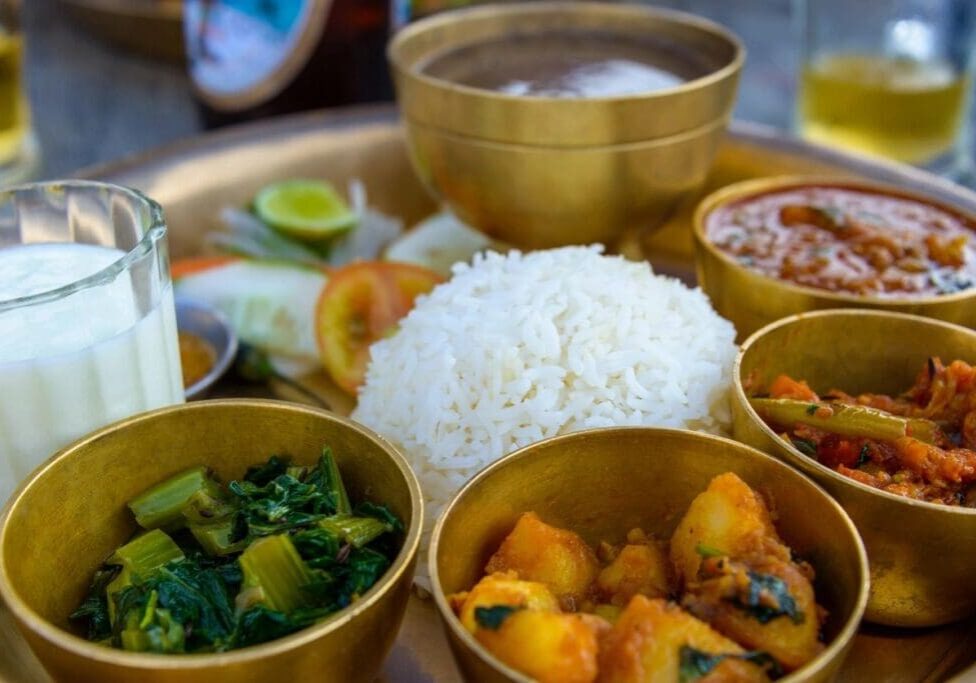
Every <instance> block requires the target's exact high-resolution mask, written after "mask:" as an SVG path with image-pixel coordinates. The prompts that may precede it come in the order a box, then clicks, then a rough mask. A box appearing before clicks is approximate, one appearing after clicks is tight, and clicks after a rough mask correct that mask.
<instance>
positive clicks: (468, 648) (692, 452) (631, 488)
mask: <svg viewBox="0 0 976 683" xmlns="http://www.w3.org/2000/svg"><path fill="white" fill-rule="evenodd" d="M750 486H751V487H752V490H751V491H750V489H749V487H750ZM706 489H707V490H708V494H707V495H706V494H705V492H706ZM743 491H744V492H743ZM760 500H761V501H763V502H762V503H755V501H760ZM693 501H694V503H693ZM746 501H752V502H751V503H749V504H747V502H746ZM766 506H768V507H766ZM692 507H693V508H694V509H695V512H693V513H692V512H691V511H690V510H691V508H692ZM759 508H761V509H759ZM770 509H772V510H774V511H775V515H771V514H770V512H769V510H770ZM526 513H531V514H526ZM716 515H717V517H716ZM712 518H717V519H719V520H720V523H719V524H718V525H712V526H710V523H708V522H707V521H705V520H708V519H712ZM773 518H775V522H774V524H775V531H774V532H768V525H769V524H771V523H773V522H770V520H771V519H773ZM761 520H765V522H761ZM764 525H767V526H764ZM760 528H762V529H764V531H763V532H762V533H760V532H759V531H757V530H758V529H760ZM638 529H639V530H640V531H637V530H638ZM747 530H748V531H747ZM752 534H757V535H752ZM767 534H769V535H767ZM777 534H778V538H775V539H774V538H773V537H776V536H777ZM672 536H673V537H672ZM567 537H569V539H567ZM746 538H748V539H749V540H748V541H747V543H746V545H750V547H752V548H753V550H755V549H756V548H763V549H767V550H768V549H769V548H772V547H773V546H775V547H776V548H778V551H777V552H779V553H780V554H779V558H780V559H779V560H778V562H780V563H781V564H782V565H783V566H787V565H789V566H791V567H793V568H794V569H795V567H796V566H797V564H798V563H801V560H800V559H798V558H802V562H806V563H809V566H811V567H812V568H813V571H814V572H815V579H814V581H813V591H814V593H813V595H815V600H816V602H817V603H818V604H819V605H820V606H821V607H822V608H824V609H825V610H826V612H823V611H822V610H820V609H819V608H813V607H812V606H811V605H810V604H809V600H806V601H805V600H803V599H801V598H800V597H799V596H800V594H801V592H802V591H800V590H799V589H798V590H797V591H796V592H794V593H791V594H792V595H794V596H795V597H796V598H797V599H796V602H795V606H796V607H797V609H798V610H799V609H803V610H805V611H804V612H798V613H792V614H791V615H790V616H787V615H786V614H785V613H777V615H776V616H773V615H771V614H767V615H766V617H768V618H765V619H760V618H759V617H758V615H757V614H753V613H750V612H749V610H746V609H741V605H740V604H739V603H733V602H728V603H725V605H724V607H722V606H717V607H716V609H717V611H716V614H718V613H723V614H725V616H726V617H728V616H729V613H730V612H731V613H733V616H732V618H731V621H732V622H736V623H737V624H738V626H736V625H735V624H730V623H728V620H726V621H725V622H723V623H722V625H721V627H720V626H719V625H718V624H719V621H722V619H721V618H718V620H716V621H712V620H711V618H710V617H708V620H709V621H710V622H711V626H709V625H708V624H706V623H704V621H699V620H697V619H693V618H692V617H691V616H690V612H686V611H685V609H684V608H685V607H687V609H688V610H690V611H694V612H695V615H696V616H699V617H700V619H702V620H704V619H706V617H705V616H701V615H702V613H703V611H704V612H707V611H708V610H709V609H710V608H709V607H708V606H707V605H705V603H700V604H698V605H697V606H696V605H695V604H694V603H695V601H696V600H699V601H700V600H703V599H704V598H703V596H705V595H706V592H704V591H698V589H697V588H693V587H694V586H697V585H698V584H697V583H696V582H697V581H698V580H699V579H700V580H701V584H700V585H701V586H706V585H714V584H710V583H709V582H708V580H707V578H706V576H711V574H708V573H707V572H712V571H714V570H716V568H722V567H725V568H729V567H732V566H735V565H736V564H737V563H738V562H739V560H740V559H741V558H738V559H737V558H736V557H735V555H736V553H737V552H738V551H736V550H732V549H731V548H733V547H739V548H740V549H741V548H742V547H743V546H740V544H741V543H742V542H743V539H746ZM560 539H562V540H563V541H565V542H566V544H568V545H565V544H563V543H561V541H560ZM650 539H658V541H660V543H661V544H663V543H667V542H668V541H669V540H670V550H665V549H664V546H663V545H660V544H658V541H652V540H650ZM780 539H781V540H780ZM784 544H785V545H784ZM632 545H633V547H632ZM584 546H587V547H588V548H589V549H583V548H584ZM706 546H707V547H706ZM786 546H788V548H789V549H786ZM573 547H575V548H577V550H578V552H577V550H573ZM654 547H656V548H658V550H659V551H660V552H661V553H664V555H660V556H659V557H660V558H661V559H660V561H659V564H658V566H659V569H660V571H659V572H657V573H656V574H654V575H655V576H657V577H659V578H661V579H662V581H657V582H655V580H651V581H650V583H651V584H654V585H655V586H656V587H655V588H650V587H647V588H646V589H641V590H636V591H635V590H634V589H633V587H631V589H630V590H629V592H627V590H625V589H623V588H621V586H623V585H624V584H625V583H626V582H620V581H617V583H616V584H614V579H613V578H612V577H613V574H614V569H613V567H617V568H619V566H620V564H621V562H623V561H624V559H625V558H626V557H627V556H628V553H630V552H631V551H633V553H634V554H637V555H639V554H641V553H644V554H646V553H649V552H652V551H653V548H654ZM567 548H569V549H568V550H567ZM526 549H528V551H530V552H523V551H525V550H526ZM608 552H609V553H611V554H614V559H612V560H610V559H609V558H607V557H604V556H603V555H604V554H605V553H608ZM750 552H752V551H750ZM756 552H758V551H756ZM769 552H772V551H771V550H770V551H769ZM723 553H728V555H729V556H728V557H726V556H724V555H723ZM520 555H521V556H522V558H523V559H524V558H527V557H530V558H533V559H531V560H529V562H530V563H535V566H529V565H527V564H525V563H523V564H521V565H520V564H519V559H518V558H519V556H520ZM580 557H582V558H584V559H583V560H578V558H580ZM587 557H589V558H590V559H588V560H587V559H585V558H587ZM573 558H577V559H573ZM784 558H785V559H784ZM631 559H632V558H631ZM550 562H555V564H550ZM581 562H582V564H581ZM606 562H609V564H606ZM604 564H606V566H604V567H603V568H602V569H599V567H598V565H604ZM625 564H626V563H625ZM770 566H771V565H770ZM547 567H548V570H549V571H550V573H549V574H546V572H547ZM580 567H584V568H585V567H588V569H580ZM428 568H429V573H430V577H431V583H432V587H433V594H434V599H435V601H436V604H437V608H438V611H439V613H440V616H441V619H442V621H443V623H444V627H445V630H446V632H447V635H448V639H449V642H450V645H451V649H452V651H453V653H454V656H455V659H456V660H457V662H458V665H459V666H460V668H461V671H462V673H463V674H464V676H465V678H466V679H467V680H470V681H477V682H479V683H487V682H495V681H519V682H526V681H530V680H533V678H534V679H537V680H543V681H547V680H560V681H570V680H574V681H575V680H593V679H592V677H590V676H591V675H594V667H595V666H598V668H599V674H600V676H601V678H600V680H617V678H615V677H614V676H615V675H617V674H619V672H620V671H621V670H622V669H626V667H627V666H629V665H630V664H633V661H631V662H630V664H628V662H627V661H626V660H627V657H625V656H618V655H620V654H621V653H622V651H624V650H626V649H627V643H628V633H629V631H628V630H627V629H628V628H630V627H631V626H634V627H635V628H637V629H638V630H640V629H642V628H647V629H652V628H655V627H656V625H658V624H663V623H665V622H667V623H673V624H674V625H675V627H676V629H677V631H668V630H665V631H662V632H663V633H665V635H664V636H662V637H660V638H658V641H659V642H660V643H663V645H662V646H661V647H662V648H663V649H659V650H656V651H653V652H651V651H644V650H641V652H640V655H639V656H638V659H640V660H641V663H640V666H642V667H644V674H646V675H651V673H652V672H651V669H653V670H654V671H655V672H657V673H658V674H661V672H662V671H664V672H665V675H672V676H675V675H676V671H674V670H675V669H677V667H678V666H679V659H680V666H682V667H685V666H692V667H696V666H698V665H700V664H702V663H703V662H711V664H709V665H707V666H705V669H708V668H709V667H710V666H715V665H722V664H721V662H723V661H724V662H725V664H724V665H736V666H738V665H744V660H745V659H747V658H748V656H750V655H747V654H745V653H743V651H742V650H736V649H734V647H735V643H733V644H732V645H727V644H726V645H725V646H724V647H728V648H733V649H731V650H729V651H731V652H738V653H739V654H735V655H727V656H723V655H720V654H719V655H716V653H718V652H720V651H722V652H724V650H721V648H720V647H719V646H718V645H716V642H717V641H716V638H717V639H719V640H720V641H722V642H724V641H726V636H727V637H728V638H732V636H731V635H729V634H730V632H733V631H734V632H735V634H736V635H735V638H736V639H738V642H739V644H742V643H743V642H746V641H749V643H750V644H749V647H746V649H748V650H753V651H755V650H760V649H763V650H769V651H770V652H775V653H776V659H778V660H782V663H784V664H785V666H784V667H783V672H784V673H785V677H784V678H782V679H780V680H787V681H825V680H830V679H831V678H832V677H833V675H834V673H835V672H836V671H837V669H838V668H839V666H840V664H841V662H842V660H843V658H844V656H845V655H846V653H847V651H848V648H849V647H850V645H851V642H852V639H853V637H854V635H855V632H856V630H857V626H858V623H859V622H860V619H861V615H862V614H863V611H864V607H865V604H866V601H867V591H868V578H867V560H866V555H865V552H864V547H863V545H862V543H861V540H860V538H859V537H858V535H857V532H856V531H855V529H854V526H853V524H852V523H851V521H850V519H849V518H848V517H847V515H846V514H845V513H844V511H843V510H842V509H841V508H840V506H839V505H837V503H835V502H834V501H833V500H832V499H831V498H830V497H829V496H827V495H826V494H825V493H824V492H823V491H822V490H821V489H820V488H818V487H817V486H816V485H815V484H813V483H812V482H810V481H809V480H808V479H806V478H804V477H803V476H802V475H800V474H799V473H798V472H796V471H795V470H793V469H792V468H790V467H788V466H787V465H785V464H783V463H781V462H778V461H777V460H775V459H774V458H771V457H770V456H767V455H765V454H763V453H760V452H759V451H756V450H753V449H752V448H749V447H747V446H744V445H742V444H739V443H735V442H733V441H730V440H728V439H723V438H720V437H715V436H710V435H706V434H701V433H695V432H689V431H680V430H667V429H652V428H642V427H616V428H606V429H596V430H590V431H584V432H577V433H573V434H568V435H565V436H560V437H555V438H552V439H548V440H545V441H542V442H539V443H536V444H533V445H531V446H528V447H526V448H523V449H521V450H519V451H517V452H515V453H512V454H511V455H508V456H506V457H505V458H502V459H501V460H499V461H498V462H496V463H494V464H493V465H491V466H489V467H488V468H486V469H485V470H483V471H482V472H481V473H479V474H478V475H477V476H476V477H475V478H474V479H472V480H471V481H470V482H469V483H468V484H467V485H466V486H465V487H464V488H463V489H462V490H461V491H460V492H459V493H458V495H457V496H456V497H455V498H454V499H453V501H451V503H450V504H449V505H448V506H447V507H446V508H445V510H444V512H443V513H442V514H441V517H440V518H439V520H438V522H437V525H436V526H435V528H434V532H433V536H432V539H431V545H430V552H429V556H428ZM574 568H575V569H574ZM754 568H755V567H754ZM486 571H487V573H488V574H489V576H488V577H487V578H486ZM756 571H757V572H758V571H760V570H758V569H757V570H756ZM762 571H766V570H762ZM769 571H770V572H773V573H775V572H774V570H769ZM790 571H792V570H789V569H788V570H787V571H786V573H783V574H780V575H781V576H784V577H786V576H787V575H788V574H789V572H790ZM492 572H495V573H492ZM540 572H541V574H540ZM587 572H588V573H587ZM596 572H598V574H597V573H596ZM652 574H653V572H652ZM584 575H585V576H584ZM594 576H596V577H597V578H596V580H595V581H593V582H592V583H591V582H590V581H591V579H593V578H594ZM608 577H609V578H608ZM770 580H771V581H772V583H776V581H775V580H774V579H770ZM607 582H609V584H608V583H607ZM493 583H494V584H495V585H494V586H492V585H491V584H493ZM787 583H788V584H789V586H790V591H792V590H793V583H792V580H790V579H788V580H787ZM505 584H509V585H505ZM780 585H782V584H780ZM584 586H589V588H584ZM614 586H616V588H614ZM681 586H684V587H683V588H682V587H681ZM807 586H809V581H807ZM750 590H751V588H750ZM486 591H487V592H486ZM513 591H514V593H513ZM523 591H528V592H527V593H524V592H523ZM536 591H538V592H536ZM606 591H610V593H613V596H612V597H610V596H608V594H607V593H606ZM620 591H622V592H620ZM694 591H698V592H694ZM635 592H636V593H637V594H636V595H635V594H634V593H635ZM693 592H694V595H692V593H693ZM760 592H762V591H760ZM506 594H508V595H513V594H514V595H516V596H520V595H526V596H527V597H526V599H525V601H524V602H520V601H519V600H521V599H522V598H521V597H518V598H517V600H516V601H515V602H510V601H508V600H507V599H506V598H504V597H502V598H499V597H498V596H499V595H502V596H503V595H506ZM682 595H683V596H684V599H682ZM807 595H808V598H809V594H807ZM490 596H494V597H490ZM533 596H534V597H533ZM688 596H692V599H688ZM618 598H619V599H618ZM678 600H681V607H680V608H679V604H678V602H677V601H678ZM554 601H555V603H554ZM706 602H707V601H706ZM499 603H500V604H499ZM596 603H600V604H596ZM604 603H606V604H604ZM710 604H711V603H710ZM771 604H772V603H771ZM778 604H779V606H780V607H782V606H783V605H784V604H785V601H784V600H780V601H779V603H778ZM715 606H716V605H715V604H712V607H715ZM698 607H704V610H699V609H698ZM557 612H558V613H557ZM584 612H590V613H595V614H584ZM824 614H826V618H825V619H824V620H823V621H822V622H820V619H821V617H823V616H824ZM513 615H515V616H513ZM735 615H738V616H735ZM754 617H755V619H754ZM598 620H599V623H598ZM604 621H605V623H604ZM611 622H615V623H614V625H613V626H609V624H610V623H611ZM689 622H695V623H693V624H690V623H689ZM560 624H562V626H561V625H560ZM592 624H598V625H597V626H595V627H594V628H595V629H596V630H598V631H599V637H600V638H601V639H602V641H601V642H602V643H603V645H601V646H600V648H599V649H600V652H599V654H598V655H596V654H595V653H594V650H595V648H596V646H595V645H590V646H588V645H587V644H586V642H584V641H586V636H585V634H584V635H583V636H582V639H577V640H573V636H572V634H570V633H566V634H562V632H561V631H560V629H561V628H563V627H565V628H567V629H570V630H572V631H574V632H578V631H579V629H580V628H582V629H583V631H585V630H586V628H588V627H589V626H590V625H592ZM642 624H643V625H642ZM743 624H745V626H744V628H745V630H746V631H749V632H750V634H749V635H747V634H745V633H744V632H742V631H741V630H737V629H739V628H740V627H742V626H743ZM818 625H819V632H820V633H819V636H821V637H822V639H818V633H817V631H818V628H817V627H818ZM711 627H714V629H712V628H711ZM662 628H663V627H662ZM608 630H609V631H608ZM715 630H718V631H721V634H717V633H716V632H715ZM595 632H596V631H594V633H595ZM704 632H708V634H707V635H703V633H704ZM520 633H522V634H524V635H523V636H522V637H520V636H519V634H520ZM561 634H562V635H561ZM564 635H565V637H566V638H569V639H570V640H572V641H573V642H574V643H578V644H580V643H581V644H582V645H581V646H580V647H572V648H570V649H569V650H567V651H560V652H559V653H558V655H557V654H555V651H554V650H549V649H548V648H549V645H547V644H551V643H553V642H557V641H560V642H564V640H563V636H564ZM499 638H501V639H503V640H504V639H505V638H509V643H508V644H509V646H513V642H514V650H516V651H515V652H512V649H513V647H509V649H508V650H505V648H504V643H501V644H500V643H499V640H498V639H499ZM755 639H758V641H760V642H761V647H756V646H755V645H756V640H755ZM648 640H654V638H650V639H648ZM774 641H775V642H774ZM609 642H616V644H617V645H616V646H608V645H606V643H609ZM630 642H632V641H630ZM523 643H524V647H522V644H523ZM587 647H589V648H590V649H589V650H587ZM717 647H718V648H719V649H715V648H717ZM496 655H497V656H496ZM687 655H690V658H689V657H687ZM751 656H759V657H760V659H762V656H763V655H757V653H755V652H753V653H752V655H751ZM595 658H598V660H599V661H598V664H595V662H596V659H595ZM527 659H528V660H530V661H526V660H527ZM633 659H634V658H633V657H631V660H633ZM686 660H687V661H686ZM726 660H727V661H726ZM506 662H507V663H506ZM767 663H768V660H767ZM533 666H537V667H541V669H537V670H532V667H533ZM560 667H561V669H560ZM747 668H749V667H747ZM698 670H699V672H701V671H704V669H698ZM751 675H752V677H749V678H743V679H742V680H769V679H768V678H766V677H764V676H765V674H764V673H763V672H762V670H757V669H755V668H752V669H751ZM737 680H739V679H737Z"/></svg>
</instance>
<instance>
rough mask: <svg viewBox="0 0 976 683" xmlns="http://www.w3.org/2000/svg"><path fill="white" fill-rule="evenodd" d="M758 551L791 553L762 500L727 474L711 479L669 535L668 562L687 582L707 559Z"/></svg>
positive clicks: (683, 581) (685, 583) (786, 557)
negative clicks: (669, 561)
mask: <svg viewBox="0 0 976 683" xmlns="http://www.w3.org/2000/svg"><path fill="white" fill-rule="evenodd" d="M757 552H758V553H759V554H761V555H775V556H777V557H780V558H782V559H784V560H788V559H789V557H790V551H789V548H787V547H786V546H785V545H783V542H782V541H781V540H780V539H779V535H778V534H777V533H776V529H775V528H773V522H772V520H771V518H770V515H769V510H768V508H767V507H766V504H765V503H764V502H763V500H762V498H761V497H759V495H758V494H757V493H756V492H754V491H753V490H752V489H751V488H749V486H748V485H747V484H746V483H745V482H744V481H742V480H741V479H740V478H739V477H738V476H736V475H735V474H733V473H731V472H727V473H725V474H721V475H719V476H717V477H715V478H714V479H712V481H711V483H710V484H709V485H708V488H707V489H705V491H703V492H702V493H700V494H698V496H697V497H696V498H695V499H694V500H693V501H692V503H691V505H690V506H689V507H688V511H687V512H686V513H685V516H684V517H683V518H682V520H681V522H680V523H679V524H678V528H677V529H675V531H674V534H673V535H672V536H671V561H672V562H673V563H674V569H675V572H676V574H677V577H678V579H679V581H681V582H682V583H683V584H684V585H686V586H687V584H688V582H689V581H694V580H695V579H696V577H697V576H698V570H699V568H700V567H701V563H702V560H703V559H704V558H705V557H708V556H710V555H711V556H728V557H732V558H740V557H743V556H745V555H750V554H754V553H757Z"/></svg>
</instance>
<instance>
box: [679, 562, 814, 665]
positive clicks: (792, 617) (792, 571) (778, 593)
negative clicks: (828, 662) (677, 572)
mask: <svg viewBox="0 0 976 683" xmlns="http://www.w3.org/2000/svg"><path fill="white" fill-rule="evenodd" d="M805 569H806V568H805V567H800V566H797V565H794V564H792V563H790V562H783V561H782V560H780V559H778V558H768V559H766V560H754V561H752V562H750V563H749V564H745V563H742V562H735V561H732V560H729V559H728V558H709V559H707V560H706V561H705V562H704V564H703V565H702V569H701V572H700V576H701V580H700V581H699V582H694V583H691V584H689V586H688V592H687V593H686V594H685V596H684V600H683V604H684V605H685V607H687V608H688V609H689V610H690V611H691V612H692V613H694V614H695V615H696V616H698V617H699V618H701V619H704V620H705V621H707V622H708V623H710V624H711V625H712V626H713V627H714V628H716V629H718V630H719V631H721V632H722V633H724V634H726V635H727V636H729V637H730V638H733V639H735V640H736V641H737V642H739V643H741V644H742V645H744V646H745V647H748V648H751V649H754V650H762V651H763V652H768V653H769V654H770V655H772V657H773V658H774V659H776V660H777V661H778V662H779V663H780V664H781V665H782V666H783V668H784V669H786V670H787V671H792V670H793V669H797V668H799V667H801V666H803V665H804V664H806V663H807V662H808V661H810V660H811V659H813V658H814V657H815V656H816V655H817V654H818V653H819V652H820V651H821V650H822V649H823V644H822V643H821V642H820V640H819V635H820V624H821V621H822V614H821V610H820V608H819V607H818V606H817V603H816V601H815V598H814V594H813V585H812V584H811V582H810V577H809V576H808V575H807V572H805V571H804V570H805ZM808 571H809V570H808Z"/></svg>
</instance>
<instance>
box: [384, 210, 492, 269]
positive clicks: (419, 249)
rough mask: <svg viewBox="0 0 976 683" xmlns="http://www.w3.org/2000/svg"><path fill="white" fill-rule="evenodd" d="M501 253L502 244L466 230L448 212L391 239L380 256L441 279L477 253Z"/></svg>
mask: <svg viewBox="0 0 976 683" xmlns="http://www.w3.org/2000/svg"><path fill="white" fill-rule="evenodd" d="M486 249H495V250H496V251H505V250H506V249H505V247H504V245H502V244H501V243H500V242H492V240H491V239H490V238H488V237H486V236H485V235H483V234H481V233H480V232H477V231H475V230H474V229H472V228H469V227H468V226H467V225H465V224H464V223H462V222H461V221H459V220H458V219H457V218H455V217H454V216H453V215H451V214H450V213H447V212H444V213H438V214H434V215H433V216H431V217H430V218H427V219H426V220H424V221H421V222H420V223H418V224H417V225H416V226H415V227H414V228H413V229H412V230H410V231H409V232H407V233H406V234H404V235H403V236H401V237H399V238H397V239H396V240H394V241H393V242H392V243H391V244H390V246H388V247H387V248H386V251H385V252H384V253H383V258H384V259H385V260H387V261H399V262H401V263H413V264H415V265H418V266H423V267H425V268H429V269H430V270H433V271H434V272H436V273H438V274H440V275H442V276H444V277H450V276H451V266H453V265H454V264H455V263H457V262H459V261H470V260H471V258H472V257H473V256H474V255H475V254H476V253H478V252H479V251H484V250H486Z"/></svg>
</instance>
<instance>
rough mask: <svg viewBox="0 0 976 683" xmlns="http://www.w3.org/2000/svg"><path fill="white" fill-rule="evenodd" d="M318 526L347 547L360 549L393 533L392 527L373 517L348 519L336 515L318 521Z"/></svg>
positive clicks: (344, 516)
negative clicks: (339, 539) (343, 542)
mask: <svg viewBox="0 0 976 683" xmlns="http://www.w3.org/2000/svg"><path fill="white" fill-rule="evenodd" d="M319 526H320V527H322V528H323V529H325V530H326V531H329V532H331V533H333V534H335V535H336V536H338V537H339V538H341V539H342V540H343V541H345V542H346V543H348V544H349V545H351V546H353V547H355V548H362V547H363V546H364V545H366V544H367V543H369V542H370V541H372V540H375V539H376V538H378V537H380V536H382V535H383V534H385V533H388V532H390V531H393V527H392V526H390V525H389V524H387V523H385V522H382V521H380V520H378V519H376V518H375V517H350V516H348V515H337V516H335V517H327V518H325V519H323V520H320V521H319Z"/></svg>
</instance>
